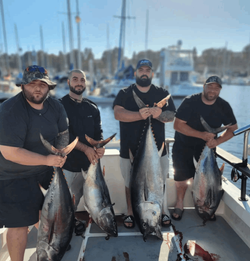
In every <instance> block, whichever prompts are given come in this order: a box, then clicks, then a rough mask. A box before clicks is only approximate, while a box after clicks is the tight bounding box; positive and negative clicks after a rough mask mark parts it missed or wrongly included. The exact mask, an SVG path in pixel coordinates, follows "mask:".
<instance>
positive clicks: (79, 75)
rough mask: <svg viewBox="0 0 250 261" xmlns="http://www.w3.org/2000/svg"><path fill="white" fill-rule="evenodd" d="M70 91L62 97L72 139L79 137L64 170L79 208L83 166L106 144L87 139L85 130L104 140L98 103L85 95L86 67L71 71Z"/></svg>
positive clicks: (78, 231)
mask: <svg viewBox="0 0 250 261" xmlns="http://www.w3.org/2000/svg"><path fill="white" fill-rule="evenodd" d="M67 82H68V85H69V94H67V95H65V96H64V97H62V98H61V99H60V101H61V102H62V104H63V106H64V108H65V110H66V112H67V115H68V119H69V135H70V142H71V141H73V140H74V139H75V138H76V137H79V140H78V143H77V144H76V146H75V148H74V149H73V151H72V152H71V153H70V154H69V155H68V157H67V160H66V163H65V165H64V166H63V168H64V174H65V177H66V179H67V181H68V185H69V188H70V190H71V193H72V194H74V195H75V207H76V208H77V206H78V204H79V202H80V199H81V197H82V195H83V182H84V179H83V176H82V173H81V170H83V171H85V172H86V171H87V170H88V168H89V166H90V164H91V163H92V164H95V163H97V162H98V159H99V158H101V157H102V156H103V154H104V152H105V149H104V148H98V149H96V148H93V147H92V146H91V145H90V144H89V143H88V141H87V140H86V137H85V134H87V135H88V136H89V137H90V138H92V139H94V140H102V139H103V136H102V132H103V131H102V125H101V118H100V112H99V109H98V108H97V105H96V104H95V103H94V102H92V101H90V100H89V99H86V98H83V96H82V94H83V92H84V91H85V89H86V76H85V73H84V72H83V71H82V70H79V69H75V70H72V71H70V73H69V78H68V81H67ZM83 231H84V226H83V224H82V223H81V222H80V221H78V220H77V221H76V226H75V232H76V234H82V233H83Z"/></svg>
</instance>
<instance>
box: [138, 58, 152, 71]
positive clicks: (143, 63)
mask: <svg viewBox="0 0 250 261" xmlns="http://www.w3.org/2000/svg"><path fill="white" fill-rule="evenodd" d="M142 66H148V67H149V68H150V69H152V70H153V65H152V62H151V61H149V60H147V59H142V60H140V61H139V62H138V63H137V66H136V70H137V69H139V68H140V67H142Z"/></svg>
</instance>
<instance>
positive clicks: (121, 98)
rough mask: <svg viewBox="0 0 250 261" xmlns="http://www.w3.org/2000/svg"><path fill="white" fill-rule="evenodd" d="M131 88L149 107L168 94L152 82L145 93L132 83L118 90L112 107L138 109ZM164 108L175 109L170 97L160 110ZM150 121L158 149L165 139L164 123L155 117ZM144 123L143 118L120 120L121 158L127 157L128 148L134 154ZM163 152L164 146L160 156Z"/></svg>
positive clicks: (164, 151)
mask: <svg viewBox="0 0 250 261" xmlns="http://www.w3.org/2000/svg"><path fill="white" fill-rule="evenodd" d="M132 90H134V91H135V93H136V94H137V96H138V97H139V98H140V99H141V100H142V101H143V102H144V104H146V105H149V107H153V106H154V103H157V102H159V101H161V100H162V99H163V98H165V97H166V96H168V95H169V93H168V91H167V90H165V89H163V88H160V87H156V86H154V85H153V84H152V85H151V87H150V89H149V91H148V92H146V93H143V92H140V91H139V90H138V88H137V87H136V85H135V84H132V85H131V86H129V87H127V88H124V89H122V90H120V91H119V93H118V95H117V96H116V98H115V100H114V104H113V107H114V106H115V105H119V106H121V107H123V108H125V109H126V110H129V111H139V107H138V105H137V104H136V102H135V100H134V97H133V93H132ZM166 110H169V111H175V106H174V103H173V100H172V98H170V99H169V101H168V106H166V105H164V106H163V108H162V111H166ZM151 122H152V126H153V131H154V134H155V138H156V143H157V147H158V149H160V148H161V146H162V142H163V141H165V124H164V123H162V122H160V121H158V120H156V119H152V120H151ZM144 125H145V120H140V121H134V122H121V121H120V138H121V142H120V156H121V157H122V158H129V149H130V150H131V152H132V154H133V155H135V152H136V149H137V146H138V142H139V139H140V136H141V134H142V130H143V127H144ZM165 154H166V148H165V147H164V150H163V154H162V156H164V155H165Z"/></svg>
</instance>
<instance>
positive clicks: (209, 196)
mask: <svg viewBox="0 0 250 261" xmlns="http://www.w3.org/2000/svg"><path fill="white" fill-rule="evenodd" d="M201 122H202V125H203V126H204V128H205V129H206V130H207V131H208V132H210V133H214V134H217V133H219V132H221V131H223V130H225V129H227V128H228V127H229V126H230V125H227V126H224V127H220V128H217V129H212V128H211V127H210V126H209V125H208V124H207V123H206V122H205V120H204V119H203V118H202V117H201ZM224 165H225V164H223V165H222V167H221V168H220V169H219V168H218V165H217V161H216V158H215V152H214V150H213V149H210V148H209V147H208V146H205V147H204V149H203V151H202V153H201V156H200V159H199V161H198V163H197V165H196V170H195V176H194V181H193V188H192V195H193V201H194V205H195V209H196V211H197V213H198V215H199V216H200V217H201V218H202V219H203V221H204V222H206V221H207V220H209V219H210V218H211V217H212V216H213V215H214V213H215V211H216V209H217V208H218V206H219V203H220V200H221V198H222V196H223V193H224V191H223V189H222V182H221V176H222V172H223V170H224Z"/></svg>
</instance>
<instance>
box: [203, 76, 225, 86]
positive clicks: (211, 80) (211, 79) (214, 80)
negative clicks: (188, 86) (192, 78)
mask: <svg viewBox="0 0 250 261" xmlns="http://www.w3.org/2000/svg"><path fill="white" fill-rule="evenodd" d="M210 83H218V84H219V85H220V87H221V88H222V80H221V79H220V78H219V77H218V76H216V75H213V76H210V77H208V78H207V80H206V81H205V84H210Z"/></svg>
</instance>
